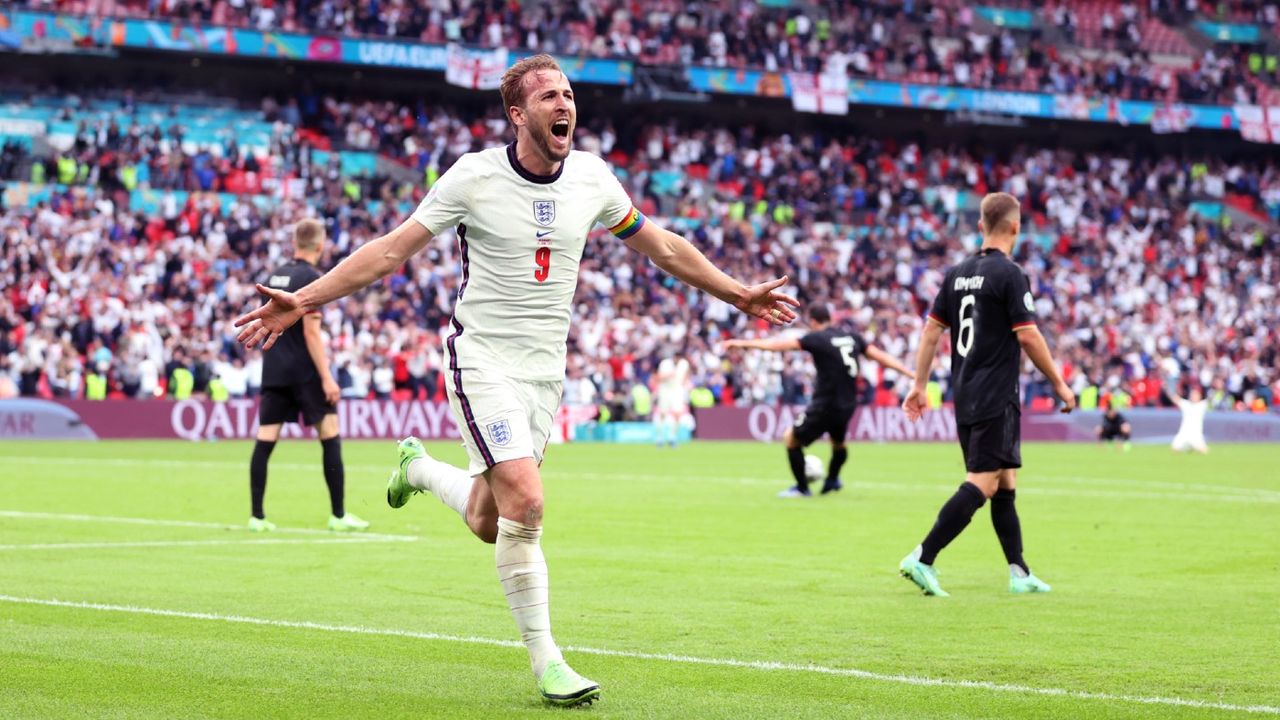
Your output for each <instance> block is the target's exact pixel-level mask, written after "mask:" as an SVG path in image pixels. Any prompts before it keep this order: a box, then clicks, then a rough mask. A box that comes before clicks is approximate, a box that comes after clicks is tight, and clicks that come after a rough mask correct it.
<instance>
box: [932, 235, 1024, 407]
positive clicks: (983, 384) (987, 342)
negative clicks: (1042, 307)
mask: <svg viewBox="0 0 1280 720" xmlns="http://www.w3.org/2000/svg"><path fill="white" fill-rule="evenodd" d="M929 317H931V318H933V319H934V320H936V321H938V322H940V323H942V324H943V325H946V326H947V327H948V328H950V330H951V379H952V386H953V388H954V389H955V405H956V422H957V423H961V424H969V423H976V422H980V421H982V420H987V419H989V418H993V417H996V416H998V415H1000V414H1001V413H1002V412H1004V411H1005V409H1006V408H1008V407H1009V406H1010V405H1013V406H1014V407H1015V408H1017V407H1019V402H1018V369H1019V366H1020V365H1021V362H1022V347H1021V345H1019V344H1018V338H1017V335H1016V333H1015V331H1016V330H1017V329H1018V328H1021V327H1027V326H1034V325H1035V322H1036V318H1035V302H1034V301H1033V300H1032V297H1031V287H1030V284H1029V283H1028V282H1027V276H1026V275H1025V274H1023V272H1022V269H1021V268H1019V267H1018V266H1017V265H1015V264H1014V263H1013V261H1012V260H1010V259H1009V258H1008V257H1006V256H1005V254H1004V253H1002V252H1000V251H999V250H996V249H994V248H988V249H986V250H982V251H979V252H978V253H977V254H976V255H973V256H972V257H969V258H967V259H966V260H965V261H964V262H962V263H960V264H959V265H956V266H955V267H953V268H951V269H950V270H948V271H947V275H946V278H945V279H944V280H943V282H942V289H940V290H939V291H938V297H937V298H935V299H934V301H933V309H932V310H930V311H929Z"/></svg>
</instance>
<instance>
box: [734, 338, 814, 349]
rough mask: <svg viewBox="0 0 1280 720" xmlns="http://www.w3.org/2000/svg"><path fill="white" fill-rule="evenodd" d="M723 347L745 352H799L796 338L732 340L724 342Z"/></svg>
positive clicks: (798, 343) (798, 342)
mask: <svg viewBox="0 0 1280 720" xmlns="http://www.w3.org/2000/svg"><path fill="white" fill-rule="evenodd" d="M724 346H725V347H727V348H743V349H746V350H769V351H772V352H786V351H788V350H799V349H800V341H799V340H797V339H796V338H760V339H757V340H744V339H738V338H734V339H732V340H726V341H725V343H724Z"/></svg>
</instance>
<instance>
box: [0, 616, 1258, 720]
mask: <svg viewBox="0 0 1280 720" xmlns="http://www.w3.org/2000/svg"><path fill="white" fill-rule="evenodd" d="M0 602H7V603H15V604H22V605H38V606H44V607H59V608H71V609H76V610H93V611H99V612H114V613H127V614H133V615H150V616H157V617H170V618H182V619H186V620H205V621H210V622H224V623H237V624H242V625H259V626H268V627H279V628H289V629H297V630H317V631H321V632H336V633H347V634H355V635H375V636H382V637H400V638H409V639H414V640H434V641H441V642H452V643H465V644H469V645H486V646H490V647H502V648H522V647H524V645H523V643H519V642H516V641H514V640H497V639H494V638H485V637H476V636H461V635H446V634H441V633H433V632H419V631H414V630H393V629H383V628H371V627H365V626H362V625H331V624H326V623H317V622H310V621H298V620H271V619H267V618H256V617H248V616H244V615H222V614H219V613H204V612H188V611H183V610H165V609H159V608H146V607H138V606H134V605H110V604H105V603H92V602H77V601H69V600H57V599H44V598H31V597H19V596H15V595H0ZM564 649H565V650H568V651H570V652H577V653H582V654H584V655H601V656H606V657H616V658H624V659H628V660H650V661H655V662H666V663H678V664H685V665H704V666H712V667H728V668H740V669H744V670H756V671H760V672H799V673H814V674H818V675H830V676H837V677H853V678H858V679H861V680H871V681H874V682H885V683H895V684H899V685H913V686H918V687H939V688H947V689H956V690H985V691H989V692H997V693H1009V694H1013V695H1039V696H1048V697H1061V698H1067V699H1075V700H1101V701H1105V702H1123V703H1134V704H1139V705H1155V706H1166V707H1185V708H1198V709H1202V710H1223V711H1228V712H1246V713H1257V714H1265V715H1280V707H1277V706H1272V705H1237V704H1231V703H1220V702H1212V701H1208V700H1194V699H1188V698H1179V697H1163V696H1159V695H1115V694H1111V693H1102V692H1090V691H1086V690H1068V689H1065V688H1052V687H1034V686H1030V685H1012V684H1005V683H997V682H990V681H986V680H948V679H944V678H931V677H921V676H917V675H898V674H892V673H878V672H871V671H869V670H858V669H856V668H840V667H828V666H824V665H812V664H797V663H784V662H775V661H764V660H736V659H732V658H704V657H696V656H692V655H674V654H667V653H645V652H631V651H627V650H610V649H607V648H592V647H579V646H566V647H565V648H564Z"/></svg>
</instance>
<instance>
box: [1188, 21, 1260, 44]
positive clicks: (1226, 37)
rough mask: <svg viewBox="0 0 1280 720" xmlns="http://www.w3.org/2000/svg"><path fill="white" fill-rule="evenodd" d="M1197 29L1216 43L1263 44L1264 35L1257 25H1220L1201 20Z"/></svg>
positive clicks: (1196, 24)
mask: <svg viewBox="0 0 1280 720" xmlns="http://www.w3.org/2000/svg"><path fill="white" fill-rule="evenodd" d="M1195 26H1196V29H1197V30H1199V31H1200V32H1202V33H1204V35H1205V37H1207V38H1209V39H1210V40H1213V41H1214V42H1224V43H1246V44H1252V43H1258V42H1262V33H1260V32H1259V31H1258V26H1257V25H1245V24H1243V23H1219V22H1209V21H1208V20H1200V21H1198V22H1196V23H1195Z"/></svg>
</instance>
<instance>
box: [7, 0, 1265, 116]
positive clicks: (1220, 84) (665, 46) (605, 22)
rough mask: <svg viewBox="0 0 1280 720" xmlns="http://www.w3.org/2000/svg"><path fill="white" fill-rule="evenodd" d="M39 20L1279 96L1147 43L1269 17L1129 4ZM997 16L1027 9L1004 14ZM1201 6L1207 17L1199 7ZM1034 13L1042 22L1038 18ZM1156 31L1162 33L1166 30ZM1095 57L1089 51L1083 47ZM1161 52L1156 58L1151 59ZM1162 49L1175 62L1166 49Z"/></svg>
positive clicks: (384, 5) (205, 13) (76, 0)
mask: <svg viewBox="0 0 1280 720" xmlns="http://www.w3.org/2000/svg"><path fill="white" fill-rule="evenodd" d="M19 4H23V5H26V6H28V7H32V8H37V9H54V10H60V11H63V12H71V13H77V14H88V15H93V16H95V17H110V16H131V17H148V18H151V17H169V18H173V19H178V20H184V21H188V22H196V23H200V24H202V25H203V24H212V25H227V26H235V27H249V28H257V29H260V30H290V31H300V32H313V33H321V34H328V35H340V36H372V37H400V38H412V39H416V40H420V41H422V42H428V43H444V42H462V43H468V44H473V45H479V46H485V47H500V46H501V47H509V48H523V49H528V50H536V51H554V52H558V53H561V54H563V55H567V56H593V57H608V56H619V57H629V58H633V59H635V60H637V61H639V62H641V63H645V64H652V65H706V66H712V67H724V68H755V69H763V70H767V71H803V72H829V73H836V74H845V75H848V76H850V77H853V78H874V79H880V80H905V81H913V82H921V83H931V84H945V85H959V86H964V87H975V88H988V89H1001V90H1021V91H1041V92H1049V93H1055V94H1067V95H1075V94H1079V95H1081V96H1085V97H1093V96H1097V95H1100V94H1101V95H1107V96H1113V97H1117V98H1125V99H1140V100H1155V101H1162V102H1179V101H1181V102H1206V103H1216V104H1227V105H1230V104H1236V103H1258V102H1259V101H1261V100H1264V99H1266V98H1267V97H1268V96H1269V94H1270V92H1271V90H1272V89H1273V88H1274V87H1275V86H1276V85H1277V84H1278V82H1277V81H1280V77H1278V76H1277V71H1278V69H1277V65H1276V62H1275V60H1276V58H1275V56H1274V55H1270V56H1268V55H1266V54H1265V53H1263V52H1260V51H1259V50H1258V49H1255V48H1249V47H1242V46H1221V47H1218V48H1216V49H1210V50H1207V51H1205V52H1204V53H1203V54H1202V55H1199V56H1194V54H1195V48H1194V47H1193V46H1192V45H1190V44H1189V43H1187V42H1185V41H1181V42H1180V44H1179V45H1178V46H1177V48H1176V49H1177V50H1178V51H1179V53H1180V54H1184V55H1187V54H1189V55H1190V56H1189V57H1187V59H1188V60H1193V61H1194V62H1190V63H1186V62H1183V63H1176V62H1175V63H1165V62H1160V63H1156V62H1153V61H1152V56H1153V52H1152V49H1153V48H1152V47H1150V46H1149V45H1148V43H1146V42H1144V41H1145V40H1146V38H1145V37H1144V34H1153V33H1163V34H1164V35H1168V34H1171V33H1173V32H1174V31H1172V30H1170V29H1169V28H1168V26H1166V25H1164V24H1163V22H1162V21H1161V19H1163V20H1167V21H1169V22H1171V23H1178V24H1185V23H1186V22H1187V21H1189V20H1190V19H1192V18H1194V17H1196V14H1195V13H1196V12H1200V13H1203V14H1204V15H1206V16H1209V17H1220V16H1225V17H1229V18H1232V19H1237V20H1245V21H1249V22H1257V23H1263V24H1265V25H1268V26H1271V27H1275V26H1277V23H1278V22H1280V17H1277V12H1276V10H1275V7H1274V5H1273V4H1272V3H1256V2H1251V1H1249V0H1239V1H1237V2H1231V3H1225V2H1224V3H1199V2H1197V1H1196V0H1191V1H1190V2H1177V0H1148V1H1147V2H1137V1H1134V0H1125V1H1124V2H1120V3H1116V4H1107V5H1105V9H1104V10H1103V11H1102V14H1101V16H1100V19H1098V21H1097V22H1098V24H1099V25H1100V27H1099V28H1096V31H1097V32H1096V34H1097V35H1098V38H1097V43H1096V44H1097V45H1099V48H1091V50H1098V49H1101V50H1106V51H1108V52H1103V53H1101V54H1099V53H1098V52H1087V53H1085V52H1079V51H1078V50H1079V48H1078V47H1077V46H1076V45H1075V44H1074V43H1075V42H1076V40H1077V35H1078V32H1077V29H1078V28H1079V27H1080V25H1081V20H1080V18H1079V14H1080V13H1084V12H1086V10H1085V6H1086V5H1087V3H1083V2H1056V3H1050V4H1048V5H1046V6H1044V7H1042V8H1039V10H1040V12H1041V18H1042V27H1043V28H1049V27H1051V28H1054V29H1055V30H1056V32H1057V33H1058V35H1059V36H1060V38H1061V39H1060V40H1058V41H1057V42H1050V41H1048V40H1047V39H1046V38H1045V36H1044V31H1043V29H1040V30H1035V31H1030V30H1016V29H1011V28H1009V27H998V26H994V25H990V24H984V23H982V22H980V18H979V17H978V16H977V14H976V12H975V9H974V7H973V6H971V5H968V4H964V3H959V2H954V1H947V2H929V1H928V0H921V1H915V2H911V1H909V2H898V1H897V0H893V1H890V0H820V1H819V2H813V3H806V4H804V5H798V4H797V5H794V6H791V5H787V4H784V5H783V6H776V5H773V4H768V3H757V2H750V1H743V0H718V1H707V2H693V3H681V2H674V1H673V0H661V1H659V2H646V3H636V2H629V1H626V0H604V1H603V2H594V1H593V2H587V1H585V0H551V1H548V2H541V3H514V2H503V1H502V0H433V1H432V2H424V3H420V2H410V1H409V0H381V1H378V2H369V1H367V0H361V1H359V2H357V1H355V0H167V1H166V2H161V3H157V2H153V1H151V0H22V1H21V2H20V3H19ZM993 5H996V6H1006V5H1021V6H1024V7H1029V8H1030V7H1031V5H1030V4H1029V3H1025V2H1023V3H1019V2H1007V1H1006V2H997V3H993ZM1201 5H1203V7H1201ZM1032 9H1033V10H1034V9H1036V8H1032ZM1158 18H1161V19H1158ZM1085 44H1086V45H1092V44H1094V43H1092V42H1089V43H1085ZM1155 49H1157V50H1159V49H1165V48H1160V47H1157V48H1155ZM1166 50H1167V49H1166Z"/></svg>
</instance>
